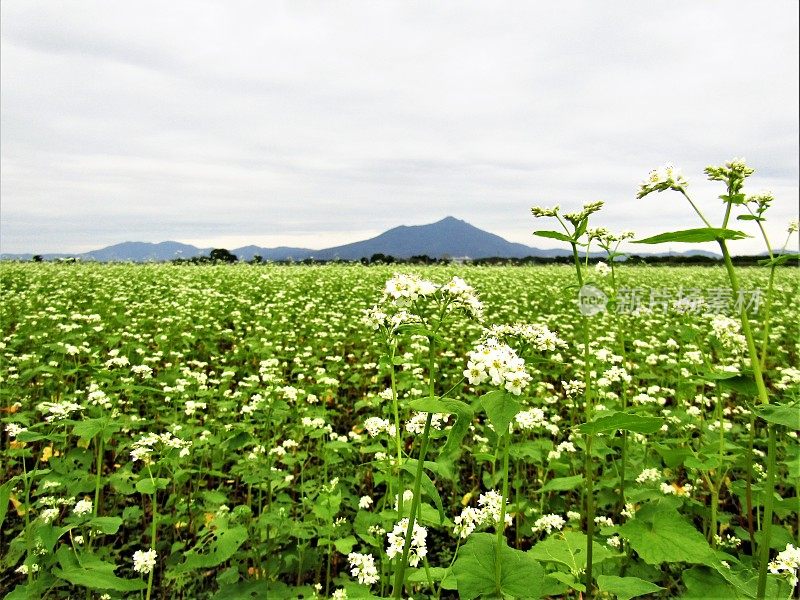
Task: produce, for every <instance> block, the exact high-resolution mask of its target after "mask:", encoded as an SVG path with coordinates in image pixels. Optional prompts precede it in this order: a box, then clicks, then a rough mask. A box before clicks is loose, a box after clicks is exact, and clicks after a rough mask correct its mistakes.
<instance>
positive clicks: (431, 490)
mask: <svg viewBox="0 0 800 600" xmlns="http://www.w3.org/2000/svg"><path fill="white" fill-rule="evenodd" d="M403 470H404V471H407V472H408V473H411V475H412V476H413V477H416V475H417V461H416V460H409V461H406V462H405V463H403ZM420 493H424V494H425V495H426V496H428V498H430V499H431V500H433V503H434V504H435V505H436V510H437V511H439V523H443V522H444V506H443V505H442V497H441V496H439V490H437V489H436V486H435V485H434V484H433V480H431V478H430V477H429V476H428V474H427V473H426V472H425V470H424V469H423V470H422V479H421V480H420Z"/></svg>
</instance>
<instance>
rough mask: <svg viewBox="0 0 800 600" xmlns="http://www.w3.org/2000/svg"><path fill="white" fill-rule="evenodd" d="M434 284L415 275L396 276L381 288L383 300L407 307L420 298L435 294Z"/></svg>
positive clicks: (435, 287)
mask: <svg viewBox="0 0 800 600" xmlns="http://www.w3.org/2000/svg"><path fill="white" fill-rule="evenodd" d="M436 289H437V286H436V284H435V283H433V282H431V281H428V280H427V279H422V278H420V277H417V276H416V275H406V274H397V275H395V276H394V277H392V278H391V279H389V280H388V281H387V282H386V285H385V286H384V288H383V293H384V298H386V299H389V300H390V301H391V302H392V303H393V304H395V305H396V306H409V305H410V304H413V303H414V302H415V301H416V300H418V299H419V298H420V297H425V296H431V295H433V294H434V293H436Z"/></svg>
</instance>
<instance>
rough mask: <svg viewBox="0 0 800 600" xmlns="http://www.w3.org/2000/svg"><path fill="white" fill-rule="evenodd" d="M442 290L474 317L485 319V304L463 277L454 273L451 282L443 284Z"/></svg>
mask: <svg viewBox="0 0 800 600" xmlns="http://www.w3.org/2000/svg"><path fill="white" fill-rule="evenodd" d="M441 290H442V292H443V293H444V294H445V295H446V296H448V297H449V299H450V300H451V301H452V302H453V303H454V304H455V305H456V306H457V307H459V308H462V309H464V310H465V311H466V312H467V314H468V315H470V316H471V317H472V318H474V319H476V320H478V321H480V320H482V319H483V304H482V303H481V301H480V300H479V299H478V296H477V294H476V293H475V290H474V288H473V287H472V286H471V285H469V284H467V282H466V281H464V280H463V279H461V277H457V276H455V275H454V276H453V278H452V279H451V280H450V281H449V282H447V283H445V284H444V285H443V286H442V288H441Z"/></svg>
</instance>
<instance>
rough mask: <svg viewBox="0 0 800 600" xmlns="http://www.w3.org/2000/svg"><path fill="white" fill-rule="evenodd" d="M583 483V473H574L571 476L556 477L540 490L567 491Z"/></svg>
mask: <svg viewBox="0 0 800 600" xmlns="http://www.w3.org/2000/svg"><path fill="white" fill-rule="evenodd" d="M582 483H583V475H573V476H571V477H556V478H555V479H551V480H550V481H548V482H547V483H546V484H544V486H543V487H542V488H541V489H540V490H539V491H540V492H542V493H543V492H565V491H567V490H574V489H575V488H576V487H578V486H579V485H580V484H582Z"/></svg>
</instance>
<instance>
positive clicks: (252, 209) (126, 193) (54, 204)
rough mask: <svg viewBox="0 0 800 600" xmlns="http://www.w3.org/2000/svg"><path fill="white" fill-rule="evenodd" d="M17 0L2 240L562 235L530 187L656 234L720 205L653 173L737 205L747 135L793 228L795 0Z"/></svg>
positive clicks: (11, 6) (716, 212) (320, 242)
mask: <svg viewBox="0 0 800 600" xmlns="http://www.w3.org/2000/svg"><path fill="white" fill-rule="evenodd" d="M1 10H2V15H1V16H2V47H1V48H0V61H1V62H2V64H0V74H1V75H0V82H1V83H2V95H1V96H0V102H1V103H2V106H1V107H0V108H1V109H2V110H1V114H2V128H1V129H0V142H1V144H2V145H1V150H2V152H1V154H2V165H1V166H2V175H1V179H0V186H1V187H0V192H1V193H0V236H1V238H0V247H1V249H2V251H3V252H26V251H29V252H51V251H70V252H78V251H85V250H89V249H94V248H99V247H102V246H105V245H108V244H112V243H117V242H122V241H126V240H137V241H153V242H157V241H163V240H179V241H183V242H188V243H194V244H196V245H200V246H212V245H213V246H222V247H227V248H234V247H236V246H241V245H245V244H251V243H253V244H258V245H262V246H277V245H293V246H303V247H310V248H322V247H326V246H331V245H335V244H340V243H346V242H350V241H356V240H359V239H363V238H365V237H369V236H371V235H375V234H377V233H380V232H381V231H383V230H385V229H387V228H389V227H393V226H396V225H399V224H421V223H428V222H431V221H434V220H438V219H440V218H442V217H444V216H446V215H453V216H456V217H459V218H461V219H464V220H467V221H469V222H471V223H472V224H474V225H476V226H478V227H481V228H484V229H487V230H489V231H492V232H495V233H498V234H500V235H503V236H505V237H507V238H508V239H510V240H513V241H519V242H523V243H528V244H539V245H540V246H541V245H543V246H547V247H552V246H553V245H554V244H552V243H549V242H547V241H545V240H542V241H541V242H545V243H544V244H542V243H541V242H537V241H536V240H535V239H534V238H532V237H531V231H532V230H533V229H534V228H541V226H542V224H541V223H534V221H533V219H532V218H531V217H530V212H529V208H530V206H532V205H534V204H543V205H550V204H556V203H557V204H560V205H561V206H562V207H564V208H567V209H577V208H579V207H580V205H581V204H582V203H584V202H588V201H594V200H600V199H602V200H605V201H606V203H607V208H606V209H605V210H604V211H603V212H602V213H601V214H600V216H599V218H598V221H597V224H598V225H599V224H602V225H606V226H609V227H612V228H614V229H634V230H635V231H636V232H637V233H639V234H641V235H648V234H654V233H658V232H660V231H664V230H666V229H667V228H689V227H697V226H699V220H698V219H697V217H696V216H695V215H694V214H693V213H692V212H691V209H690V208H689V207H688V205H687V204H686V203H685V201H682V199H681V198H680V197H679V196H678V195H676V194H657V195H653V196H650V197H648V198H646V199H644V200H640V201H639V200H636V199H635V192H636V188H637V184H638V182H639V181H640V180H641V179H642V178H643V177H644V176H645V175H646V174H647V172H648V171H649V170H650V169H651V168H653V167H656V166H658V165H661V164H663V163H665V162H674V163H675V164H676V165H679V166H681V167H682V169H683V171H684V173H685V174H686V176H687V178H688V179H689V181H690V190H691V192H692V194H693V196H694V197H695V199H696V200H697V202H698V204H699V205H700V206H701V207H702V209H703V210H704V211H707V213H708V216H709V218H710V219H711V220H712V221H714V222H718V221H720V220H721V211H720V208H721V202H720V200H719V199H718V198H717V196H718V195H719V194H720V193H722V190H720V189H719V187H718V184H716V185H715V184H709V183H707V182H705V181H704V176H703V173H702V169H703V167H705V166H706V165H708V164H721V163H723V162H724V161H725V160H727V159H730V158H733V157H739V156H742V157H745V158H746V159H747V161H748V163H750V164H751V166H753V167H754V168H756V169H757V171H756V174H755V175H754V176H753V177H752V178H751V180H750V184H749V190H750V191H751V192H757V191H760V190H762V189H767V190H771V191H772V192H773V193H774V194H775V195H776V197H777V202H776V205H775V207H774V209H773V211H772V213H773V214H772V221H773V222H774V225H771V226H770V231H771V232H772V233H773V237H774V238H776V239H777V238H780V240H781V242H780V243H782V241H783V239H784V234H783V232H784V231H785V225H786V223H787V222H788V220H789V219H791V218H796V217H797V206H798V2H797V0H773V1H770V2H752V1H729V0H724V1H723V0H718V1H704V2H697V1H696V0H691V1H684V2H677V1H673V2H658V3H656V2H641V1H639V0H636V1H625V2H623V1H613V2H597V1H596V0H589V1H585V2H577V1H567V2H522V1H517V2H506V3H503V2H465V1H461V0H459V1H452V2H439V1H437V2H407V1H402V2H375V1H363V2H341V1H337V2H309V1H305V0H293V1H291V2H289V1H287V2H273V1H267V2H264V1H257V2H245V1H225V2H223V1H219V2H202V1H198V0H191V1H188V0H187V1H177V0H172V1H170V2H162V1H158V2H142V1H137V2H129V1H127V2H123V1H108V0H102V1H97V2H92V1H89V0H80V1H63V2H62V1H59V2H53V1H44V2H38V1H34V0H3V3H2V8H1ZM745 229H746V228H745ZM748 231H749V230H748ZM737 244H738V245H737V246H736V251H740V252H745V251H755V250H759V249H760V248H761V245H760V244H759V243H757V241H753V242H738V243H737ZM664 249H666V248H664ZM675 249H677V248H675Z"/></svg>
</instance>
